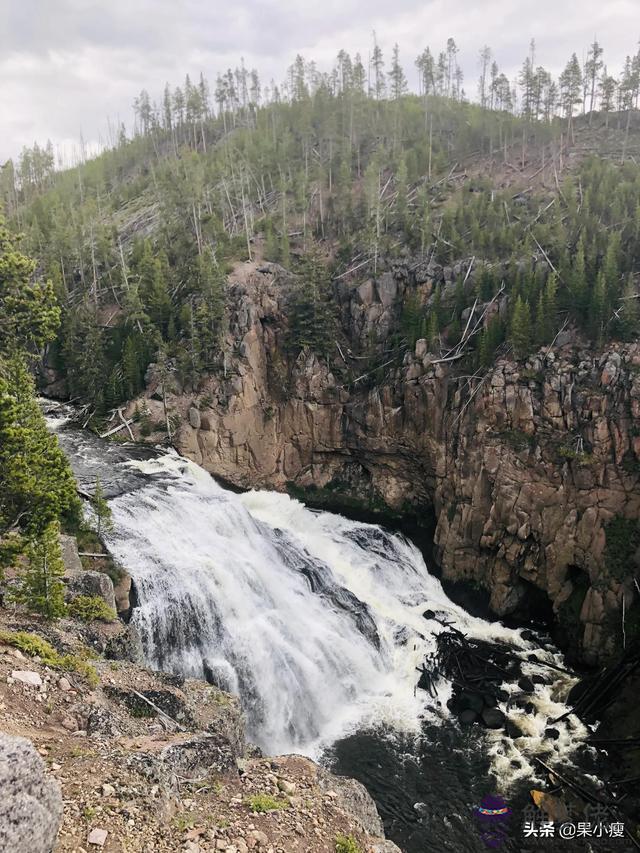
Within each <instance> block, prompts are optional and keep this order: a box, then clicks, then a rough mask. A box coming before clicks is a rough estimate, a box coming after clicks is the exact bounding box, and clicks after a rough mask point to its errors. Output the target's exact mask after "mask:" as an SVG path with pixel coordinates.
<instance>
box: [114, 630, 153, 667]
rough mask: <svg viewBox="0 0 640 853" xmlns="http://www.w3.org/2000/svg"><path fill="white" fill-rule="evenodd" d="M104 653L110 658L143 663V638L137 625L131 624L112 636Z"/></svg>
mask: <svg viewBox="0 0 640 853" xmlns="http://www.w3.org/2000/svg"><path fill="white" fill-rule="evenodd" d="M104 655H105V657H107V658H109V660H130V661H132V662H133V663H138V664H142V663H143V659H144V652H143V649H142V638H141V637H140V632H139V631H138V629H137V628H136V626H135V625H132V624H129V625H127V626H126V627H125V628H124V630H122V631H121V632H120V633H119V634H117V635H116V636H115V637H111V638H110V639H109V640H108V641H107V643H106V645H105V648H104Z"/></svg>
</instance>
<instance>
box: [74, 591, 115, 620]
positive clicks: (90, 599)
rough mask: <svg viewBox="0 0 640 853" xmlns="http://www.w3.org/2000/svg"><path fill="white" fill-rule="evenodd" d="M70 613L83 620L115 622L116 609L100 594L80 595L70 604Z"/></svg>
mask: <svg viewBox="0 0 640 853" xmlns="http://www.w3.org/2000/svg"><path fill="white" fill-rule="evenodd" d="M68 610H69V615H70V616H74V617H75V618H76V619H80V620H81V621H82V622H95V621H96V620H98V621H100V622H115V621H116V619H117V618H118V617H117V615H116V611H115V610H114V609H113V608H112V607H109V605H108V604H107V603H106V601H105V600H104V599H103V598H100V596H99V595H78V596H76V597H75V598H74V599H72V600H71V601H70V603H69V606H68Z"/></svg>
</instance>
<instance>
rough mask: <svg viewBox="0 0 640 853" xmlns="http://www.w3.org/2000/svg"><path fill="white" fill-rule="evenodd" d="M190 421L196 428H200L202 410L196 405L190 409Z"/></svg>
mask: <svg viewBox="0 0 640 853" xmlns="http://www.w3.org/2000/svg"><path fill="white" fill-rule="evenodd" d="M189 423H190V424H191V426H192V427H193V428H194V429H200V412H199V411H198V409H196V407H195V406H191V408H190V409H189Z"/></svg>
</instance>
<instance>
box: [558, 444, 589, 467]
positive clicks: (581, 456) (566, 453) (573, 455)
mask: <svg viewBox="0 0 640 853" xmlns="http://www.w3.org/2000/svg"><path fill="white" fill-rule="evenodd" d="M558 456H559V457H560V458H561V459H568V460H569V461H576V462H577V463H578V465H593V464H594V463H595V461H596V458H595V456H594V455H593V454H592V453H584V452H583V453H580V451H578V450H574V449H573V447H566V445H565V446H563V447H559V448H558Z"/></svg>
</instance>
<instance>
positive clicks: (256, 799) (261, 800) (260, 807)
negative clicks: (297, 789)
mask: <svg viewBox="0 0 640 853" xmlns="http://www.w3.org/2000/svg"><path fill="white" fill-rule="evenodd" d="M244 802H245V805H246V806H249V808H250V809H251V811H252V812H273V811H276V810H277V809H288V808H289V803H288V802H287V801H286V800H281V799H277V798H276V797H272V796H271V794H254V795H253V796H252V797H247V799H246V800H245V801H244Z"/></svg>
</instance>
